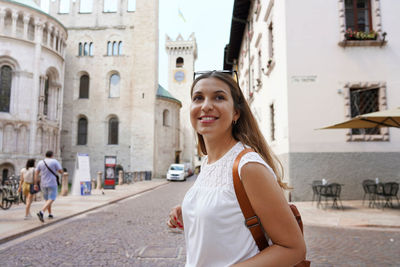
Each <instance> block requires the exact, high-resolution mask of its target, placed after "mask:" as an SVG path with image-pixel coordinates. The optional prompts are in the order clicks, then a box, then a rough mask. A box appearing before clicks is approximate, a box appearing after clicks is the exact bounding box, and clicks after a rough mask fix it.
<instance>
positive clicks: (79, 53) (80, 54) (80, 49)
mask: <svg viewBox="0 0 400 267" xmlns="http://www.w3.org/2000/svg"><path fill="white" fill-rule="evenodd" d="M78 55H79V56H82V43H79V50H78Z"/></svg>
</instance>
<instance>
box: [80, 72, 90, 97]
mask: <svg viewBox="0 0 400 267" xmlns="http://www.w3.org/2000/svg"><path fill="white" fill-rule="evenodd" d="M79 98H89V76H88V75H82V76H81V79H80V83H79Z"/></svg>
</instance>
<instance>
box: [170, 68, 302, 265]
mask: <svg viewBox="0 0 400 267" xmlns="http://www.w3.org/2000/svg"><path fill="white" fill-rule="evenodd" d="M195 74H196V73H195ZM233 74H236V72H231V73H230V74H227V73H226V71H211V72H206V73H203V74H202V75H201V76H199V77H197V78H196V79H195V80H194V82H193V84H192V87H191V97H192V100H191V106H190V120H191V124H192V126H193V128H194V130H195V131H196V133H197V139H198V149H199V151H200V152H201V153H202V154H204V155H205V157H204V159H203V161H202V164H201V172H200V174H199V176H198V177H197V179H196V181H195V183H194V184H193V186H192V187H191V188H190V189H189V190H188V192H187V193H186V195H185V197H184V199H183V202H182V205H179V206H177V207H175V208H173V209H172V211H171V213H170V216H169V220H168V222H167V224H168V226H169V227H171V228H180V229H182V230H183V229H184V234H185V241H186V266H197V267H201V266H293V265H295V264H297V263H298V262H300V261H302V260H303V259H305V252H306V247H305V242H304V238H303V236H302V233H301V231H300V228H299V226H298V224H297V222H296V220H295V218H294V216H293V213H292V211H291V210H290V208H289V205H288V203H287V201H286V199H285V197H284V194H283V190H282V189H287V188H288V186H287V185H286V184H285V183H283V182H282V177H281V174H280V173H281V171H279V170H280V169H279V168H278V166H281V165H280V163H279V161H278V160H277V158H276V156H274V154H273V153H272V151H271V149H270V148H269V146H268V145H267V143H266V141H265V139H264V137H263V135H262V133H261V131H260V130H259V127H258V125H257V122H256V120H255V118H254V116H253V114H252V112H251V110H250V108H249V106H248V103H247V102H246V100H245V97H244V95H243V93H242V91H241V89H240V88H239V85H238V83H237V82H236V81H235V79H234V78H233V77H232V75H233ZM236 79H237V74H236ZM249 147H250V148H252V149H253V150H254V151H255V152H249V153H247V154H245V155H244V156H243V157H242V158H241V160H240V162H239V166H238V170H239V176H240V179H241V181H242V183H243V185H244V188H245V190H246V193H247V196H248V198H249V200H250V203H251V206H252V207H253V209H254V211H255V213H256V214H257V215H258V218H259V221H260V222H261V224H262V226H263V227H264V230H265V233H266V234H267V235H268V239H269V243H270V246H269V247H268V248H266V249H264V250H262V251H261V252H260V251H259V249H258V247H257V244H256V242H255V241H254V239H253V236H252V234H251V232H250V230H249V229H248V228H247V227H246V225H245V223H244V220H245V219H244V216H243V213H242V210H241V209H240V206H239V203H238V200H237V197H236V194H235V190H234V186H233V177H232V167H233V163H234V161H235V159H236V157H237V156H238V155H239V153H240V152H241V151H242V150H243V149H245V148H249Z"/></svg>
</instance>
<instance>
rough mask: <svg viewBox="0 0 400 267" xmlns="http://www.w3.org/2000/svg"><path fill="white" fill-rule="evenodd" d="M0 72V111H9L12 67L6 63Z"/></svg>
mask: <svg viewBox="0 0 400 267" xmlns="http://www.w3.org/2000/svg"><path fill="white" fill-rule="evenodd" d="M0 72H1V73H0V112H10V96H11V82H12V69H11V67H10V66H7V65H6V66H3V67H1V70H0Z"/></svg>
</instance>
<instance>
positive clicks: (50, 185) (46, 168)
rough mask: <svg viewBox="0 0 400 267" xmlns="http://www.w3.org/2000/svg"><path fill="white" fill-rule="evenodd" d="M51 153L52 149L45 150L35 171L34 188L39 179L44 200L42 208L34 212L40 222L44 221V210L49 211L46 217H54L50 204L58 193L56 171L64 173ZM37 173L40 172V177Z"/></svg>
mask: <svg viewBox="0 0 400 267" xmlns="http://www.w3.org/2000/svg"><path fill="white" fill-rule="evenodd" d="M53 154H54V153H53V151H47V152H46V158H45V159H44V160H41V161H39V163H38V165H37V167H36V172H35V189H37V186H38V184H39V181H40V187H41V190H42V192H43V198H44V199H45V200H46V202H45V203H44V205H43V207H42V209H41V210H40V211H39V212H38V213H37V214H36V215H37V216H38V218H39V220H40V221H41V222H44V213H45V211H46V210H47V211H48V212H49V216H48V218H49V219H53V218H54V216H53V214H52V213H51V206H52V204H53V202H54V201H55V200H56V198H57V193H58V185H57V184H58V177H57V173H60V174H61V175H62V174H63V173H64V171H63V169H62V167H61V165H60V163H59V162H58V161H57V160H56V159H54V158H53ZM39 174H41V178H40V179H39Z"/></svg>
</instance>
